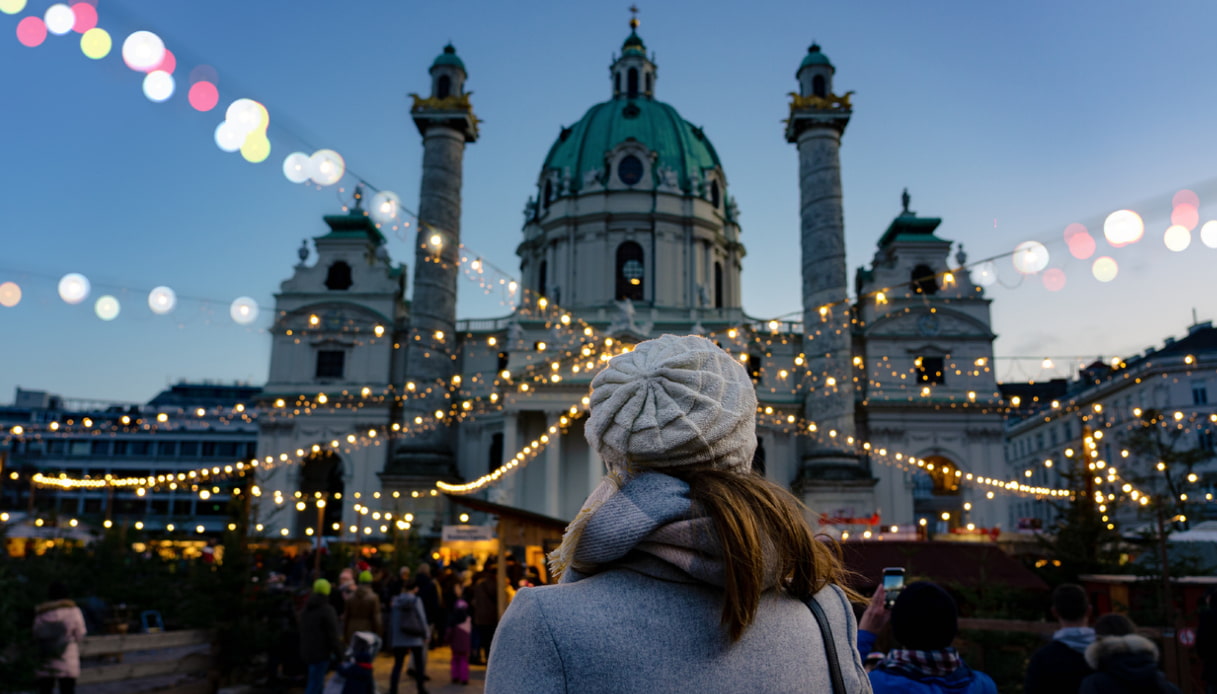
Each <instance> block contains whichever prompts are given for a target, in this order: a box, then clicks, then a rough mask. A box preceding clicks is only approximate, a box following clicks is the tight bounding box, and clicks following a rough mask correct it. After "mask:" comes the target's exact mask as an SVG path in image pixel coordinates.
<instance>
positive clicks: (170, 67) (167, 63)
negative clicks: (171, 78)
mask: <svg viewBox="0 0 1217 694" xmlns="http://www.w3.org/2000/svg"><path fill="white" fill-rule="evenodd" d="M153 69H154V70H160V71H161V72H168V73H171V74H172V73H173V71H174V70H176V69H177V56H175V55H173V51H171V50H169V49H168V48H166V49H165V57H164V58H162V59H161V62H160V64H159V65H157V66H156V67H155V68H153Z"/></svg>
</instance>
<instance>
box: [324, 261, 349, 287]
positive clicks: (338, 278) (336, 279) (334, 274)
mask: <svg viewBox="0 0 1217 694" xmlns="http://www.w3.org/2000/svg"><path fill="white" fill-rule="evenodd" d="M352 284H354V282H353V281H352V280H351V266H350V265H347V264H346V263H344V262H342V261H341V260H339V261H338V262H336V263H334V264H333V265H330V269H329V270H328V271H327V272H326V273H325V288H326V289H330V290H332V291H343V290H346V289H350V288H351V285H352Z"/></svg>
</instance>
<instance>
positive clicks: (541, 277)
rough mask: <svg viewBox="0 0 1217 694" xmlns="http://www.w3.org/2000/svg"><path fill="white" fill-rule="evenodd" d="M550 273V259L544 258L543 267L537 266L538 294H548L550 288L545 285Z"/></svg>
mask: <svg viewBox="0 0 1217 694" xmlns="http://www.w3.org/2000/svg"><path fill="white" fill-rule="evenodd" d="M547 274H549V261H547V260H542V261H541V267H539V268H537V296H548V293H549V289H548V288H547V287H546V286H545V284H546V280H547V279H548V278H547V277H546V275H547Z"/></svg>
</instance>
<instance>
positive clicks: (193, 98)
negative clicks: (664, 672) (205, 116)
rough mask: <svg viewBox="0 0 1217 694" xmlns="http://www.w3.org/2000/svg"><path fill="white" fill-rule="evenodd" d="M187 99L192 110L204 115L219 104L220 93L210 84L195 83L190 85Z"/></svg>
mask: <svg viewBox="0 0 1217 694" xmlns="http://www.w3.org/2000/svg"><path fill="white" fill-rule="evenodd" d="M187 99H189V100H190V106H191V107H192V108H193V109H194V110H196V111H203V112H204V113H205V112H207V111H210V110H211V109H213V108H215V107H216V104H218V103H220V91H219V90H218V89H216V86H215V85H214V84H212V83H211V82H206V81H204V82H195V83H194V84H192V85H190V91H189V92H188V94H187Z"/></svg>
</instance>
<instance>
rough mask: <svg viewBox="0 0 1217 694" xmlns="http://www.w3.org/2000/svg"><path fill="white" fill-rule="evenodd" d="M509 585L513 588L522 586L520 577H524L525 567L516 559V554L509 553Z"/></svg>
mask: <svg viewBox="0 0 1217 694" xmlns="http://www.w3.org/2000/svg"><path fill="white" fill-rule="evenodd" d="M506 569H507V585H508V586H510V587H511V588H513V589H514V588H519V587H520V579H521V578H524V567H523V566H522V565H521V564H520V562H519V560H517V559H516V555H514V554H508V555H507V567H506Z"/></svg>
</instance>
